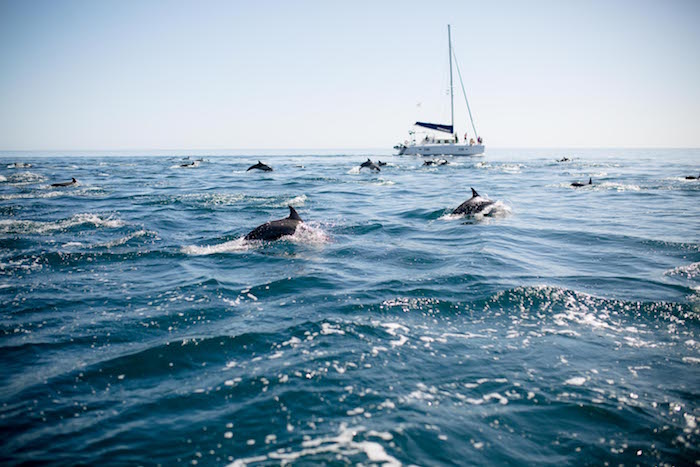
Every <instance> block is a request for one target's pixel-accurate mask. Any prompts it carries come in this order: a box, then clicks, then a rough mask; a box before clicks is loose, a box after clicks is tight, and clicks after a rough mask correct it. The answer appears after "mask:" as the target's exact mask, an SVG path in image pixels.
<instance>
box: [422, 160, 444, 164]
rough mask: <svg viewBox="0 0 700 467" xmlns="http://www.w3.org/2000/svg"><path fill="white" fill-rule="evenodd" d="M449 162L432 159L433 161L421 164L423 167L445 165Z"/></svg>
mask: <svg viewBox="0 0 700 467" xmlns="http://www.w3.org/2000/svg"><path fill="white" fill-rule="evenodd" d="M447 164H449V162H447V161H446V160H445V159H434V160H429V161H425V162H423V165H447Z"/></svg>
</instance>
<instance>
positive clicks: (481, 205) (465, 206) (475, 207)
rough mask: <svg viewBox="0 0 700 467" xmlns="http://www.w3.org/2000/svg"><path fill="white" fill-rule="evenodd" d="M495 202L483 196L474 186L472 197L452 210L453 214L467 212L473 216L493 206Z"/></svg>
mask: <svg viewBox="0 0 700 467" xmlns="http://www.w3.org/2000/svg"><path fill="white" fill-rule="evenodd" d="M493 203H494V202H493V201H491V200H490V199H486V198H482V197H481V196H480V195H479V193H477V192H476V190H475V189H474V188H472V197H471V198H469V199H468V200H466V201H465V202H463V203H462V204H460V205H459V206H458V207H457V209H455V210H454V211H452V214H466V215H468V216H472V215H474V214H478V213H480V212H481V211H483V210H484V209H485V208H486V207H487V206H491V205H492V204H493Z"/></svg>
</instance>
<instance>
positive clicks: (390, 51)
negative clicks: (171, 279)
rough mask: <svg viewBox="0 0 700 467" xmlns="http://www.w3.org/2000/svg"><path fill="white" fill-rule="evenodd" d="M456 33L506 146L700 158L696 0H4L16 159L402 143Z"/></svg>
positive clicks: (425, 110) (5, 94)
mask: <svg viewBox="0 0 700 467" xmlns="http://www.w3.org/2000/svg"><path fill="white" fill-rule="evenodd" d="M447 23H451V24H452V32H453V42H454V44H455V48H456V52H457V57H458V59H459V61H460V65H461V68H462V73H463V75H464V78H465V85H466V87H467V93H468V95H469V99H470V104H471V105H472V110H473V112H474V114H475V119H476V124H477V129H478V130H479V132H480V133H481V134H482V135H483V137H484V138H485V139H486V142H487V144H489V145H491V146H498V147H700V84H699V83H700V1H697V0H688V1H680V0H676V1H673V0H672V1H661V0H658V1H656V0H655V1H646V0H634V1H632V0H630V1H619V0H605V1H596V0H590V1H584V0H581V1H528V2H523V1H517V2H516V1H514V2H509V1H494V2H482V1H478V2H477V1H473V2H472V1H461V0H455V1H445V2H440V1H431V2H426V1H420V2H403V1H402V2H375V1H368V2H363V1H353V2H334V1H318V2H315V1H309V2H305V1H256V2H253V1H250V2H236V1H202V2H195V1H187V2H178V1H167V2H166V1H57V0H50V1H33V0H32V1H20V0H18V1H4V0H0V149H4V150H12V149H29V150H31V149H37V150H52V149H74V150H79V149H153V148H162V149H168V148H172V149H176V148H178V149H226V148H230V149H233V148H369V147H390V146H393V144H395V143H396V142H398V141H400V140H403V139H405V137H406V136H407V131H408V129H410V126H411V124H412V123H413V122H414V121H415V120H419V119H425V120H428V121H448V120H449V104H448V100H447V97H446V89H447V82H448V81H447V76H448V74H447V73H448V71H447V70H448V62H447V57H448V55H447V50H446V49H447V37H446V35H447V34H446V25H447ZM419 104H420V105H419ZM455 111H456V118H457V123H458V127H459V128H460V132H463V131H464V130H465V129H466V110H465V106H464V104H463V98H462V97H461V95H460V94H458V95H457V99H456V109H455Z"/></svg>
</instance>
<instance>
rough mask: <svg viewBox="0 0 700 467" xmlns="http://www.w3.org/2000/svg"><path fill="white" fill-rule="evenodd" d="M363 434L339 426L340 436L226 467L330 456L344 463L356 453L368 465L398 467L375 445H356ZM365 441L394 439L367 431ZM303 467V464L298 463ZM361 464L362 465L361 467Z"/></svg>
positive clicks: (380, 433)
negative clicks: (357, 439) (368, 439)
mask: <svg viewBox="0 0 700 467" xmlns="http://www.w3.org/2000/svg"><path fill="white" fill-rule="evenodd" d="M364 431H366V428H365V427H362V426H358V427H353V428H348V427H347V425H346V424H344V423H343V424H341V426H340V433H338V435H337V436H327V437H319V438H315V439H307V440H305V441H303V442H302V443H301V449H299V450H297V451H294V450H293V449H289V450H286V451H285V450H281V449H278V450H276V451H272V452H269V453H267V454H265V455H262V456H255V457H247V458H241V459H236V460H235V461H234V462H233V463H231V464H229V467H244V466H246V465H249V464H254V463H258V462H265V461H276V463H278V464H281V465H286V464H290V463H296V461H300V459H303V458H304V457H307V456H316V455H319V454H327V453H333V454H335V456H334V458H335V459H337V460H339V461H340V460H341V459H343V457H344V456H345V457H346V459H347V458H349V457H350V456H355V455H357V454H359V453H364V455H365V456H367V459H368V461H369V463H376V464H381V465H383V466H384V467H399V466H401V465H402V464H401V462H399V460H398V459H396V458H395V457H393V456H391V455H389V454H388V453H387V452H386V450H385V449H384V447H383V446H382V445H381V444H380V443H379V442H376V441H355V437H356V436H357V435H358V434H359V433H362V432H364ZM367 436H368V437H373V438H378V439H380V440H382V441H387V440H391V439H392V438H393V436H392V435H391V433H387V432H377V431H369V432H367ZM300 462H301V463H303V461H300ZM361 464H362V463H361Z"/></svg>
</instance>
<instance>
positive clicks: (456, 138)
mask: <svg viewBox="0 0 700 467" xmlns="http://www.w3.org/2000/svg"><path fill="white" fill-rule="evenodd" d="M455 143H459V136H457V133H455Z"/></svg>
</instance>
